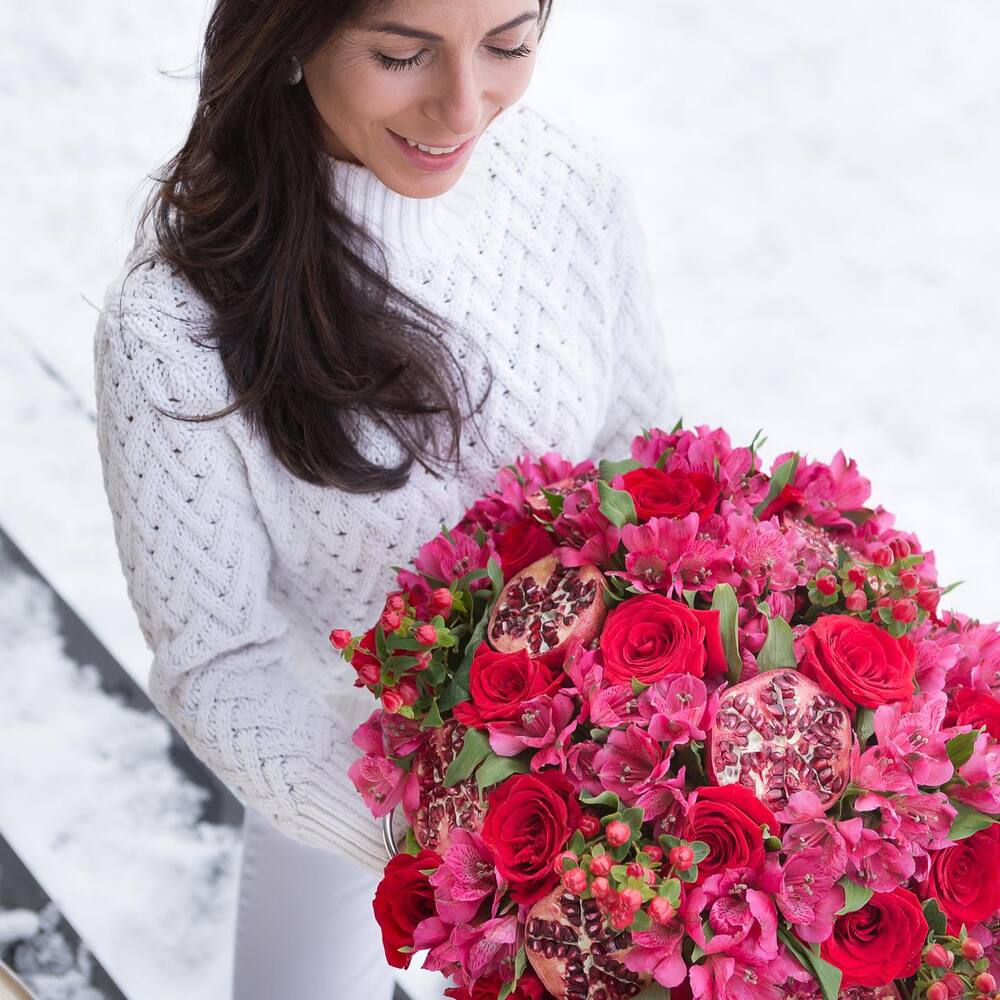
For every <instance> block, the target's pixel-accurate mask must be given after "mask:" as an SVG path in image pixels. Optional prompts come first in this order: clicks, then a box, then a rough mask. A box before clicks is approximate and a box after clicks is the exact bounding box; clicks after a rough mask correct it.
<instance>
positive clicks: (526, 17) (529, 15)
mask: <svg viewBox="0 0 1000 1000" xmlns="http://www.w3.org/2000/svg"><path fill="white" fill-rule="evenodd" d="M537 20H538V15H537V14H536V13H534V11H525V12H524V13H523V14H520V15H519V16H518V17H515V18H514V19H513V20H512V21H508V22H507V23H506V24H501V25H498V26H497V27H495V28H493V29H491V30H490V31H487V32H486V34H485V36H484V37H485V38H492V37H493V35H499V34H500V32H501V31H507V30H509V29H510V28H516V27H517V26H518V25H519V24H524V22H525V21H537ZM368 30H369V31H374V32H377V33H378V34H381V35H402V36H403V37H404V38H423V39H424V40H426V41H428V42H443V41H444V38H442V37H441V35H436V34H434V32H433V31H421V30H420V29H419V28H411V27H409V26H408V25H405V24H398V23H397V22H395V21H385V22H383V23H382V24H374V25H372V27H371V28H369V29H368Z"/></svg>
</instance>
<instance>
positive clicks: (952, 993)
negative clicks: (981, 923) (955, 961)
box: [938, 942, 978, 1000]
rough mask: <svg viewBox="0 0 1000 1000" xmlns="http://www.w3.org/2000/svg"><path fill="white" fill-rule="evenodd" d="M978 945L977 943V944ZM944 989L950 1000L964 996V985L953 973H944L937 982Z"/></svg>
mask: <svg viewBox="0 0 1000 1000" xmlns="http://www.w3.org/2000/svg"><path fill="white" fill-rule="evenodd" d="M977 943H978V942H977ZM938 982H939V983H941V984H942V985H943V986H944V988H945V989H946V990H947V991H948V996H949V997H951V998H952V1000H956V998H957V997H961V996H965V984H964V983H963V982H962V980H961V979H959V978H958V976H956V975H955V973H954V972H946V973H945V974H944V975H943V976H942V977H941V978H940V979H939V980H938Z"/></svg>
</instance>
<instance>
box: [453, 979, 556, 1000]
mask: <svg viewBox="0 0 1000 1000" xmlns="http://www.w3.org/2000/svg"><path fill="white" fill-rule="evenodd" d="M503 984H504V981H503V980H502V979H500V978H498V977H497V976H493V977H492V978H490V979H477V980H476V982H475V985H474V986H473V987H472V989H468V990H467V989H464V988H463V987H461V986H453V987H452V988H451V989H450V990H445V991H444V995H445V996H446V997H451V998H452V1000H497V997H498V996H500V990H502V989H503ZM548 995H549V994H548V993H546V992H545V987H544V986H542V983H541V980H539V979H538V977H537V976H535V974H534V973H533V972H525V973H524V974H523V975H522V976H521V978H520V979H519V980H518V981H517V989H516V990H514V992H513V993H511V994H510V995H509V997H510V1000H544V998H545V997H547V996H548Z"/></svg>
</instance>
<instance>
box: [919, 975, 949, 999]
mask: <svg viewBox="0 0 1000 1000" xmlns="http://www.w3.org/2000/svg"><path fill="white" fill-rule="evenodd" d="M924 996H925V997H927V1000H948V987H947V986H945V984H944V983H942V982H941V980H940V979H939V980H938V981H937V982H936V983H931V984H930V986H928V987H927V989H926V991H925V992H924Z"/></svg>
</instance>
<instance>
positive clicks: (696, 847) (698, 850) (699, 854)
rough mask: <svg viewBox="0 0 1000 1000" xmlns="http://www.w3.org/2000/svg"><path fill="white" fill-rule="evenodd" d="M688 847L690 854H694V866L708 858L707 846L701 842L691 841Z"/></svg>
mask: <svg viewBox="0 0 1000 1000" xmlns="http://www.w3.org/2000/svg"><path fill="white" fill-rule="evenodd" d="M688 846H689V847H690V848H691V853H692V854H694V863H695V864H700V863H701V862H702V861H704V860H705V858H707V857H708V852H709V846H708V844H706V843H705V842H704V841H703V840H693V841H691V843H690V844H689V845H688Z"/></svg>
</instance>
